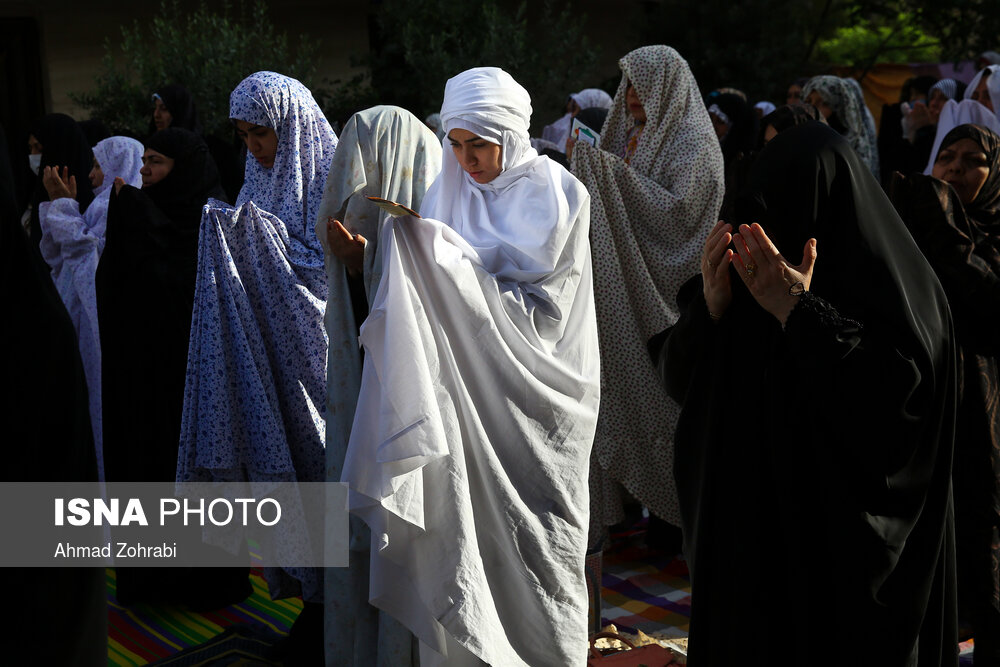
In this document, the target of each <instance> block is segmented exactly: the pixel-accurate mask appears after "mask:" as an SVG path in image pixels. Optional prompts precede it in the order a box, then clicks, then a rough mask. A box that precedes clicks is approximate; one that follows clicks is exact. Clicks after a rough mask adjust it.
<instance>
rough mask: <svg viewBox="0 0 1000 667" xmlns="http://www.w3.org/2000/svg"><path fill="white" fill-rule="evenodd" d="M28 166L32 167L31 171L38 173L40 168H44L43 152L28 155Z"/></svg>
mask: <svg viewBox="0 0 1000 667" xmlns="http://www.w3.org/2000/svg"><path fill="white" fill-rule="evenodd" d="M28 166H29V167H31V171H33V172H34V173H35V175H36V176H37V175H38V170H39V169H41V168H42V154H41V153H35V154H33V155H29V156H28Z"/></svg>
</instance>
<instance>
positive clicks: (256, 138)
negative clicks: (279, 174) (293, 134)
mask: <svg viewBox="0 0 1000 667" xmlns="http://www.w3.org/2000/svg"><path fill="white" fill-rule="evenodd" d="M236 134H238V135H239V136H240V139H242V140H243V143H245V144H246V145H247V150H248V151H250V154H251V155H253V156H254V158H256V159H257V162H259V163H260V166H262V167H264V168H265V169H270V168H271V167H273V166H274V158H275V156H276V155H277V154H278V135H277V133H276V132H275V131H274V130H273V129H271V128H269V127H266V126H264V125H254V124H253V123H249V122H247V121H245V120H237V121H236Z"/></svg>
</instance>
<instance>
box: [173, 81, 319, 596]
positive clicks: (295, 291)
mask: <svg viewBox="0 0 1000 667" xmlns="http://www.w3.org/2000/svg"><path fill="white" fill-rule="evenodd" d="M230 117H231V118H234V119H240V120H246V121H249V122H251V123H254V124H258V125H265V126H267V127H271V128H273V129H274V130H275V132H276V133H277V136H278V148H277V154H276V156H275V161H274V166H273V167H272V168H271V169H264V168H263V167H262V166H261V165H260V163H259V162H257V160H256V159H254V158H253V156H252V155H249V154H248V155H247V165H246V181H245V183H244V185H243V189H242V190H241V191H240V195H239V199H238V200H237V205H236V208H230V207H229V206H227V205H225V204H223V203H222V202H219V201H216V200H211V201H210V202H209V204H208V205H207V206H206V207H205V210H204V212H203V214H202V219H201V230H200V234H199V241H198V246H199V247H198V277H197V282H196V285H195V304H194V312H193V316H192V320H191V342H190V346H189V349H188V368H187V379H186V383H185V390H184V410H183V414H182V419H181V442H180V450H179V452H178V460H177V479H178V480H179V481H182V482H187V481H211V480H218V481H236V480H249V481H300V482H321V481H324V480H325V479H326V476H325V463H324V451H323V450H324V442H325V424H324V418H323V413H324V404H325V397H326V363H325V360H326V350H327V339H326V330H325V328H324V326H323V310H324V306H325V303H326V292H327V290H326V272H325V269H324V266H323V250H322V247H321V246H320V243H319V240H318V239H317V238H316V231H315V219H316V213H317V211H318V210H319V205H320V200H321V198H322V192H323V185H324V184H325V183H326V178H327V174H328V172H329V170H330V163H331V161H332V159H333V153H334V149H335V147H336V145H337V138H336V135H335V134H334V132H333V130H332V129H331V127H330V124H329V123H328V122H327V120H326V117H325V116H324V115H323V112H322V111H320V109H319V107H318V106H317V105H316V102H315V100H314V99H313V97H312V94H311V93H310V92H309V90H308V89H307V88H306V87H305V86H303V85H302V84H301V83H299V82H298V81H296V80H295V79H291V78H288V77H285V76H282V75H280V74H275V73H274V72H257V73H256V74H253V75H251V76H249V77H247V78H246V79H244V81H243V82H241V83H240V84H239V86H237V88H236V90H234V91H233V94H232V95H231V97H230ZM307 216H308V218H307ZM291 537H295V536H291ZM290 548H294V545H290ZM285 572H286V573H287V574H288V575H290V576H291V578H289V577H286V576H285V575H284V573H282V572H280V571H278V570H275V569H270V568H269V569H266V570H265V576H266V578H267V579H268V586H269V589H270V593H271V595H272V597H275V598H279V597H287V596H289V595H297V594H299V593H300V592H301V594H302V595H303V596H304V597H305V598H306V599H307V600H314V601H316V600H321V599H322V573H321V572H320V571H319V570H316V569H307V568H286V570H285Z"/></svg>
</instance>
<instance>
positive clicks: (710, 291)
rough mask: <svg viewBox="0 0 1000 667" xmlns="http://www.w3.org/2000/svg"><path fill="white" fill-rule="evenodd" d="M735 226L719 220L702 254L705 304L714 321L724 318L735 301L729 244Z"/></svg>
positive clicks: (706, 241) (731, 252)
mask: <svg viewBox="0 0 1000 667" xmlns="http://www.w3.org/2000/svg"><path fill="white" fill-rule="evenodd" d="M732 231H733V226H732V225H730V224H728V223H727V222H725V221H724V220H719V221H718V222H717V223H715V227H712V231H711V232H710V233H709V235H708V239H706V240H705V246H704V248H703V249H702V253H701V278H702V283H703V287H702V289H703V292H704V294H705V304H706V305H707V306H708V313H709V315H711V316H712V319H713V320H717V319H719V318H720V317H722V315H723V313H725V312H726V309H727V308H729V304H730V303H731V302H732V300H733V290H732V286H731V285H730V284H729V264H730V263H731V262H732V259H733V251H732V250H731V249H729V247H728V246H729V244H730V242H731V241H732V240H733V234H732Z"/></svg>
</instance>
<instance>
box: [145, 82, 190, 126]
mask: <svg viewBox="0 0 1000 667" xmlns="http://www.w3.org/2000/svg"><path fill="white" fill-rule="evenodd" d="M168 127H179V128H181V129H184V130H191V131H192V132H194V133H196V134H201V133H202V127H201V121H200V120H198V110H197V108H196V107H195V104H194V98H193V97H191V91H189V90H188V89H187V88H185V87H184V86H182V85H180V84H177V83H172V84H170V85H167V86H160V87H159V88H157V89H156V91H155V92H153V118H152V121H151V122H150V127H149V132H150V134H151V135H152V134H154V133H155V132H157V131H158V130H165V129H167V128H168Z"/></svg>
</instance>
